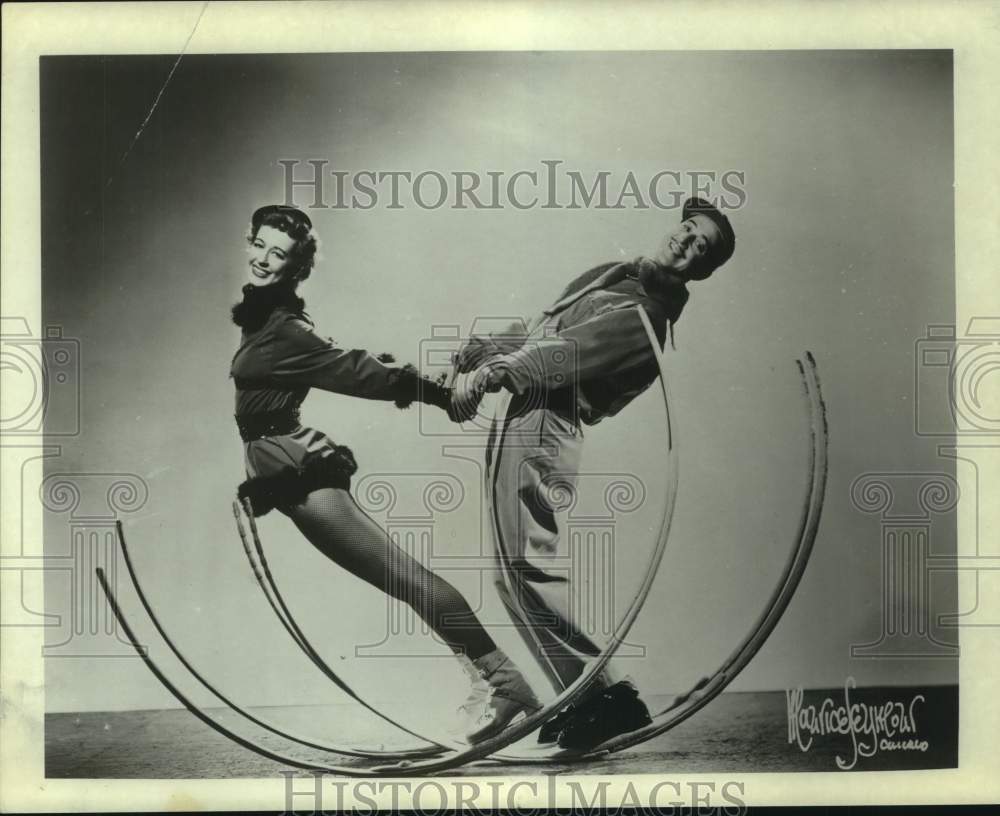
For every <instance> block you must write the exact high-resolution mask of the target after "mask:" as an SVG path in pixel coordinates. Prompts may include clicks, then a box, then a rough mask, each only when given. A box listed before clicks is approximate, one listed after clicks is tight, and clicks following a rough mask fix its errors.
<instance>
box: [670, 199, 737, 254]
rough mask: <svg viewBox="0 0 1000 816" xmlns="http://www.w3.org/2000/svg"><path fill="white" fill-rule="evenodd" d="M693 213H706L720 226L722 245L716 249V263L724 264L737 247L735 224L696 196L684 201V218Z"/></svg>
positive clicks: (685, 219)
mask: <svg viewBox="0 0 1000 816" xmlns="http://www.w3.org/2000/svg"><path fill="white" fill-rule="evenodd" d="M692 215H704V216H705V217H706V218H711V219H712V223H713V224H715V226H717V227H718V228H719V233H720V234H721V235H722V245H721V246H720V247H719V248H718V249H717V250H716V251H715V265H716V266H722V264H724V263H725V262H726V261H728V260H729V259H730V258H731V257H732V256H733V250H734V249H736V233H735V232H733V225H732V224H730V223H729V219H728V218H727V217H726V216H725V214H724V213H722V212H720V211H719V209H718V208H716V207H715V206H713V205H712V204H709V203H708V202H707V201H705V199H703V198H698V197H696V196H693V197H691V198H689V199H688V200H687V201H685V202H684V209H683V211H682V220H684V221H687V220H688V219H689V218H690V217H691V216H692Z"/></svg>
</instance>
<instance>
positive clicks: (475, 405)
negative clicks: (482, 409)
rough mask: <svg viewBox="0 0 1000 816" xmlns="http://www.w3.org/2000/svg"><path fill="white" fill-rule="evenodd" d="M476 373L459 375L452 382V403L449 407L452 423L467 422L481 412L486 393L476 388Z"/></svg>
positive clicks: (449, 416)
mask: <svg viewBox="0 0 1000 816" xmlns="http://www.w3.org/2000/svg"><path fill="white" fill-rule="evenodd" d="M476 373H478V372H474V373H472V374H457V375H456V376H455V378H454V380H453V381H452V387H451V403H450V404H449V405H448V418H449V419H450V420H451V421H452V422H466V421H468V420H470V419H472V418H473V417H475V416H476V414H477V413H478V411H479V403H480V402H482V400H483V394H484V393H485V392H484V391H483V390H482V389H481V388H478V387H477V386H476V376H475V375H476Z"/></svg>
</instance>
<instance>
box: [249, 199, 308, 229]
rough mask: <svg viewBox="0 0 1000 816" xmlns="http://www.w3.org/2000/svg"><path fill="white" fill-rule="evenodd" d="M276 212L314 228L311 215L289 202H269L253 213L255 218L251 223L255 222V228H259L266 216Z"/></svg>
mask: <svg viewBox="0 0 1000 816" xmlns="http://www.w3.org/2000/svg"><path fill="white" fill-rule="evenodd" d="M275 213H280V214H281V215H287V216H288V217H289V218H291V219H292V220H293V221H297V222H299V223H300V224H305V225H306V229H312V221H310V220H309V216H308V215H306V214H305V213H304V212H302V210H300V209H299V208H298V207H289V206H288V205H287V204H268V205H267V206H265V207H261V208H260V209H258V210H257V211H256V212H255V213H254V214H253V218H252V219H251V220H250V223H251V224H253V228H254V229H258V228H259V227H260V225H261V222H262V221H263V220H264V219H265V218H267V217H268V216H269V215H274V214H275Z"/></svg>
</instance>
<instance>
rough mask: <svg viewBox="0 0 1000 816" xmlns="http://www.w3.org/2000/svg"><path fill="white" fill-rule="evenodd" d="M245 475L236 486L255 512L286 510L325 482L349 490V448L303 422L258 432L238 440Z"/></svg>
mask: <svg viewBox="0 0 1000 816" xmlns="http://www.w3.org/2000/svg"><path fill="white" fill-rule="evenodd" d="M243 453H244V457H245V460H246V471H247V480H246V481H245V482H243V483H242V484H241V485H240V486H239V489H238V491H237V493H238V495H239V497H240V499H249V500H250V505H251V507H252V508H253V513H254V515H255V516H263V515H264V514H265V513H268V512H270V511H271V510H273V509H274V508H277V509H278V510H280V511H281V512H283V513H285V514H286V515H287V514H288V512H289V510H290V509H291V508H292V507H294V506H295V505H297V504H301V503H302V502H303V501H305V498H306V496H308V495H309V494H310V493H312V492H313V491H314V490H320V489H322V488H325V487H335V488H341V489H343V490H349V489H350V487H351V476H353V475H354V474H355V473H356V472H357V469H358V465H357V462H355V461H354V454H353V453H352V452H351V449H350V448H348V447H346V446H345V445H338V444H337V443H335V442H334V441H333V440H332V439H330V437H328V436H327V435H326V434H324V433H323V432H322V431H317V430H316V429H315V428H307V427H305V426H300V427H298V428H297V429H296V430H295V431H294V432H292V433H289V434H280V435H276V436H264V437H261V438H260V439H255V440H253V441H252V442H245V443H244V444H243Z"/></svg>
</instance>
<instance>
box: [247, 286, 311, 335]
mask: <svg viewBox="0 0 1000 816" xmlns="http://www.w3.org/2000/svg"><path fill="white" fill-rule="evenodd" d="M305 305H306V302H305V301H304V300H303V299H302V298H300V297H299V296H298V295H296V294H295V289H294V288H293V287H292V286H289V285H288V284H282V283H275V284H272V285H271V286H254V285H253V284H252V283H248V284H246V285H245V286H244V287H243V300H241V301H240V302H239V303H237V304H235V305H234V306H233V308H232V316H233V323H235V324H236V325H237V326H239V327H240V328H241V329H244V330H245V331H248V332H254V331H257V329H259V328H260V327H261V326H263V325H264V324H265V323H266V322H267V319H268V318H269V317H270V316H271V312H273V311H274V310H275V309H277V308H278V307H279V306H283V307H285V308H286V309H288V310H289V311H290V312H292V313H293V314H302V310H303V309H304V308H305Z"/></svg>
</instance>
